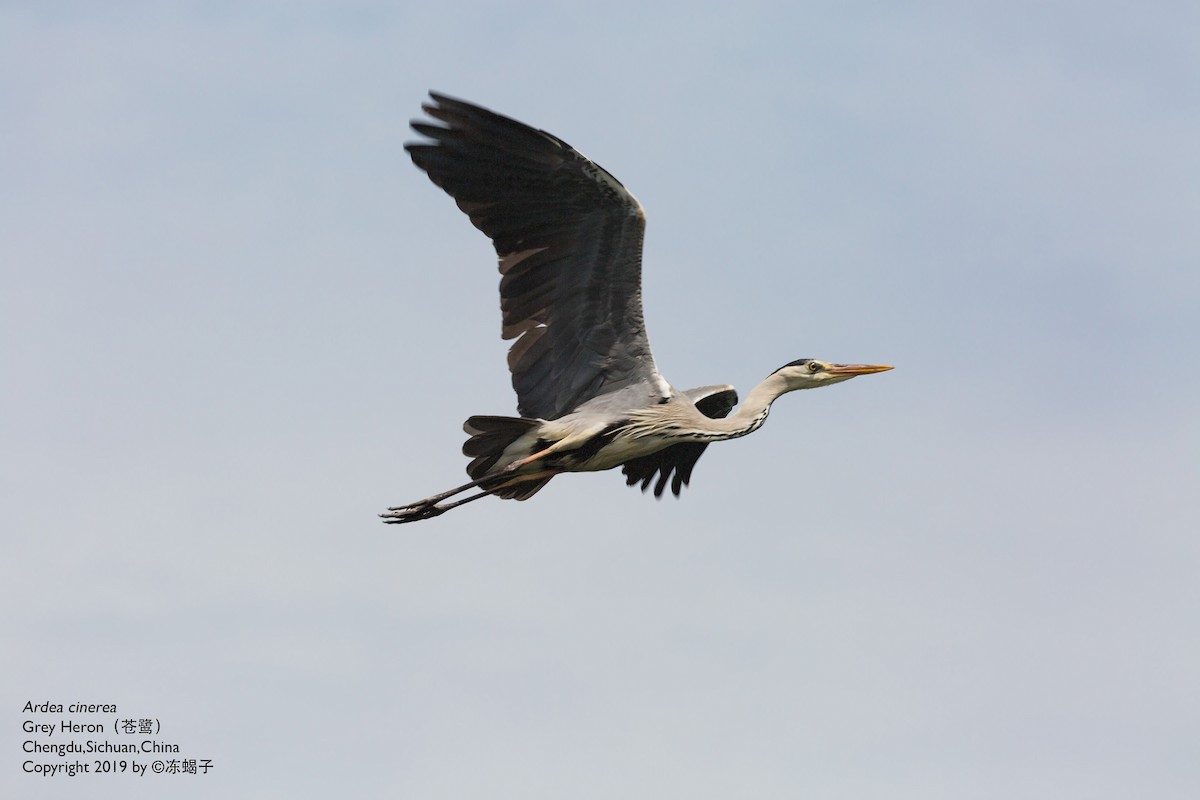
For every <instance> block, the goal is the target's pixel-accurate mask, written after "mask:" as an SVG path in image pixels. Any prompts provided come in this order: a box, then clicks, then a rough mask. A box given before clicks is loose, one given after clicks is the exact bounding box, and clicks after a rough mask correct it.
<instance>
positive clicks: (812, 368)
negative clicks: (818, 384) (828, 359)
mask: <svg viewBox="0 0 1200 800" xmlns="http://www.w3.org/2000/svg"><path fill="white" fill-rule="evenodd" d="M808 371H809V372H820V371H821V364H820V363H819V362H816V361H810V362H808Z"/></svg>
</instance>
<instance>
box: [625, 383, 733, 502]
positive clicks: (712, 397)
mask: <svg viewBox="0 0 1200 800" xmlns="http://www.w3.org/2000/svg"><path fill="white" fill-rule="evenodd" d="M684 394H685V395H687V397H688V398H689V399H691V401H692V402H693V403H695V404H696V409H697V410H698V411H699V412H700V413H701V414H703V415H704V416H706V417H712V418H713V419H722V418H724V417H727V416H729V412H730V411H732V410H733V407H734V406H736V405H737V401H738V396H737V390H736V389H734V388H733V387H732V386H729V385H723V386H701V387H700V388H698V389H688V390H686V391H685V392H684ZM706 447H708V442H680V443H679V444H673V445H671V446H670V447H666V448H663V449H662V450H659V451H658V452H657V453H651V454H650V455H648V456H641V457H640V458H634V459H631V460H629V461H626V462H625V464H624V465H623V466H622V469H621V471H622V472H624V473H625V485H626V486H633V485H634V484H635V483H638V482H639V481H640V482H641V484H642V491H643V492H644V491H646V489H647V488H649V486H650V482H651V481H653V480H654V476H655V474H657V475H658V481H657V482H656V483H655V484H654V496H655V497H662V493H663V489H664V488H666V485H667V481H668V480H670V481H671V493H672V494H674V495H675V496H676V497H678V496H679V493H680V492H681V491H682V490H683V487H684V486H687V485H688V482H690V481H691V479H692V469H693V468H694V467H695V466H696V462H697V461H699V460H700V456H702V455H704V448H706ZM672 475H673V477H672Z"/></svg>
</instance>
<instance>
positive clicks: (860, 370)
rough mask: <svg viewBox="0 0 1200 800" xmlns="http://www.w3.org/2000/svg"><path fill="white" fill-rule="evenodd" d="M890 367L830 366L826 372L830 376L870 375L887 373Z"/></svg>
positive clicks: (868, 365) (865, 365)
mask: <svg viewBox="0 0 1200 800" xmlns="http://www.w3.org/2000/svg"><path fill="white" fill-rule="evenodd" d="M889 369H892V367H889V366H887V365H886V364H830V365H829V369H827V370H826V372H828V373H829V374H830V375H870V374H872V373H874V372H887V371H888V370H889Z"/></svg>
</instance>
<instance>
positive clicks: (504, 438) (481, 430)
mask: <svg viewBox="0 0 1200 800" xmlns="http://www.w3.org/2000/svg"><path fill="white" fill-rule="evenodd" d="M540 424H541V421H540V420H536V419H525V418H523V417H487V416H478V417H471V418H470V419H468V420H467V421H466V422H465V423H464V424H463V430H464V431H465V432H466V433H467V434H469V435H470V438H469V439H467V441H466V442H464V443H463V448H462V451H463V455H464V456H471V457H472V460H471V463H470V464H468V465H467V474H468V475H470V476H471V479H472V480H479V479H481V478H483V477H484V476H486V475H487V474H488V473H489V472H491V471H492V470H493V469H495V468H496V466H497V465H499V466H504V465H503V464H499V461H500V457H501V456H502V455H503V454H504V451H505V450H507V449H508V447H509V446H510V445H511V444H512V443H513V442H515V441H516V440H517V439H520V438H521V437H522V436H524V435H525V434H526V433H528V432H529V431H530V430H532V429H533V428H536V427H537V426H538V425H540ZM550 477H553V476H550ZM550 477H547V478H539V479H537V480H531V481H521V482H519V483H514V484H513V485H512V486H505V487H502V488H498V489H495V490H494V491H493V494H495V495H496V496H497V497H503V498H505V499H508V500H525V499H527V498H530V497H532V496H533V495H534V494H536V493H537V491H538V490H539V489H541V488H542V487H543V486H545V485H546V484H547V483H549V482H550ZM497 480H498V481H499V482H504V481H505V480H511V478H505V477H501V476H497ZM480 486H481V488H483V489H488V488H490V487H489V486H488V484H487V483H483V484H480Z"/></svg>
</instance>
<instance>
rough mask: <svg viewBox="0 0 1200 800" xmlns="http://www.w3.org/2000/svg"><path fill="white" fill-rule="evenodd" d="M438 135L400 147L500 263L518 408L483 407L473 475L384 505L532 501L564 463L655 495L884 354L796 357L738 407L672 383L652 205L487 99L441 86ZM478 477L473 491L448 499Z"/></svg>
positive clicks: (724, 392) (728, 398)
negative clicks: (649, 290)
mask: <svg viewBox="0 0 1200 800" xmlns="http://www.w3.org/2000/svg"><path fill="white" fill-rule="evenodd" d="M431 97H432V98H433V102H432V103H430V104H426V105H424V106H423V109H424V110H425V112H426V113H427V114H428V115H429V116H430V117H431V118H432V119H433V120H435V121H437V122H439V123H441V124H438V125H434V124H430V123H428V122H425V121H414V122H413V123H412V127H413V129H414V130H415V131H417V133H419V134H422V135H424V136H426V137H428V138H429V139H430V140H432V141H427V142H413V143H409V144H407V145H406V146H405V148H406V149H407V150H408V152H409V154H410V155H411V157H412V159H413V162H414V163H415V164H416V165H417V166H418V167H420V168H421V169H422V170H424V171H425V172H426V173H427V174H428V176H429V178H430V179H431V180H432V181H433V182H434V183H435V184H436V185H438V186H440V187H441V188H442V189H444V190H445V191H446V192H447V193H448V194H449V195H450V196H451V197H453V198H454V199H455V201H457V203H458V206H459V208H460V209H462V210H463V211H464V212H465V213H466V214H467V215H468V216H469V217H470V219H471V222H472V223H474V225H475V226H476V227H477V228H479V229H480V230H482V231H483V232H484V233H485V234H486V235H487V236H488V237H489V238H490V239H491V240H492V242H493V244H494V245H495V248H496V252H497V254H498V256H499V260H500V264H499V267H500V273H501V279H500V308H501V314H502V328H501V335H502V337H503V338H505V339H515V340H516V341H515V342H514V343H513V345H512V347H511V348H510V350H509V353H508V365H509V369H510V370H511V372H512V383H513V388H514V390H515V391H516V393H517V400H518V404H517V409H518V411H519V412H520V414H521V416H520V417H498V416H475V417H471V418H470V419H468V420H467V421H466V423H465V425H464V430H465V431H466V432H467V433H468V434H469V437H470V438H468V439H467V442H466V443H465V444H464V445H463V453H464V455H467V456H469V457H471V458H472V461H471V462H470V464H469V465H468V467H467V473H468V475H470V477H471V481H470V482H469V483H466V484H463V485H462V486H458V487H455V488H454V489H451V490H449V491H446V492H442V493H440V494H436V495H432V496H430V497H427V498H425V499H424V500H421V501H418V502H416V503H412V504H409V505H407V506H396V507H393V508H391V509H389V510H388V512H387V513H385V514H382V515H381V516H382V517H383V518H384V521H385V522H391V523H405V522H415V521H417V520H421V519H427V518H430V517H434V516H438V515H440V514H442V513H445V512H446V511H448V510H450V509H451V508H455V507H457V506H460V505H463V504H464V503H467V502H471V501H473V500H477V499H479V498H481V497H486V496H489V495H495V496H497V497H502V498H507V499H517V500H524V499H526V498H528V497H531V496H532V495H533V494H534V493H536V492H537V491H538V490H539V489H541V488H542V487H543V486H545V485H546V483H548V482H549V481H550V480H551V479H552V478H553V477H554V476H556V475H558V474H561V473H563V472H591V471H597V470H607V469H612V468H614V467H618V466H621V467H623V471H624V473H625V476H626V482H627V483H628V484H629V485H634V484H638V483H640V484H641V488H642V490H643V491H645V490H646V489H648V488H649V487H650V484H651V483H654V494H655V496H656V497H657V496H661V495H662V493H663V491H664V489H665V488H666V486H667V485H668V483H669V484H670V486H671V491H672V492H673V493H674V494H675V495H679V493H680V491H681V490H682V487H683V486H685V485H687V484H688V482H689V480H690V478H691V473H692V468H693V467H694V466H695V463H696V461H697V460H698V459H699V458H700V456H701V454H703V452H704V449H705V448H706V447H707V446H708V444H709V443H710V442H713V441H719V440H723V439H734V438H737V437H740V436H745V435H746V434H749V433H752V432H754V431H755V430H757V429H758V428H759V427H761V426H762V424H763V422H764V421H765V420H766V418H767V414H768V413H769V412H770V409H771V404H772V403H773V402H774V401H775V400H776V399H777V398H779V397H780V396H781V395H783V394H786V393H787V392H791V391H796V390H798V389H807V388H814V387H817V386H825V385H829V384H832V383H838V382H841V381H844V380H848V379H850V378H852V377H854V376H856V375H865V374H869V373H873V372H882V371H884V370H888V369H891V367H888V366H882V365H871V364H831V363H829V362H825V361H818V360H816V359H799V360H797V361H793V362H791V363H789V364H786V365H784V366H783V367H780V368H779V369H778V370H776V371H775V372H773V373H771V375H769V376H768V377H767V378H766V380H764V381H763V382H762V383H760V384H759V385H758V386H757V387H755V389H754V390H753V391H752V392H751V393H750V395H749V396H748V397H747V398H746V402H744V403H743V404H742V405H741V407H740V408H738V409H737V411H736V412H734V413H732V414H731V413H730V412H731V411H733V408H734V406H735V405H737V392H736V391H735V390H734V389H733V387H732V386H728V385H716V386H705V387H700V388H697V389H688V390H684V391H678V390H676V389H675V388H674V387H673V386H671V384H669V383H668V382H667V381H666V380H665V379H664V378H663V377H662V375H661V374H660V373H659V371H658V368H657V366H656V364H655V362H654V357H653V355H652V354H651V352H650V344H649V340H648V338H647V335H646V329H645V322H644V320H643V316H642V302H641V255H642V235H643V232H644V230H645V223H646V215H645V213H644V211H643V210H642V206H641V204H640V203H638V201H637V199H636V198H634V196H633V195H632V194H630V193H629V192H628V191H627V190H626V189H625V187H624V186H623V185H621V183H620V182H619V181H618V180H617V179H616V178H614V177H613V176H612V175H611V174H609V173H608V172H607V171H605V170H604V169H603V168H601V167H600V166H599V165H597V164H595V163H594V162H592V161H590V160H588V159H587V158H586V157H584V156H583V155H582V154H581V153H579V152H578V151H577V150H575V149H574V148H572V147H571V146H570V145H568V144H567V143H566V142H564V141H562V140H561V139H559V138H558V137H556V136H553V135H552V134H549V133H546V132H545V131H540V130H536V129H534V128H531V127H529V126H527V125H524V124H522V123H520V122H517V121H515V120H512V119H509V118H507V117H503V116H500V115H499V114H495V113H493V112H491V111H488V110H486V109H483V108H480V107H479V106H475V105H471V104H469V103H465V102H463V101H461V100H455V99H453V98H450V97H446V96H445V95H440V94H435V93H431ZM470 489H477V490H478V491H477V492H476V493H474V494H471V495H469V496H467V497H466V498H464V499H459V500H455V501H452V502H444V501H446V500H447V499H448V498H450V497H453V496H455V495H458V494H460V493H462V492H466V491H467V490H470Z"/></svg>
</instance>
